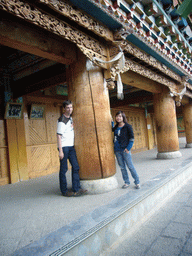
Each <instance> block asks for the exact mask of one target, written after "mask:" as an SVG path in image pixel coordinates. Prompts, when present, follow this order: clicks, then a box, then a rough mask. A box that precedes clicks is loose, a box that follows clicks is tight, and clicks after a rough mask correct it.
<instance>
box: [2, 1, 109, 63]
mask: <svg viewBox="0 0 192 256" xmlns="http://www.w3.org/2000/svg"><path fill="white" fill-rule="evenodd" d="M0 8H1V9H3V10H5V11H7V12H10V13H12V14H14V15H16V16H17V17H19V18H22V19H25V20H27V21H29V22H31V23H33V24H35V25H38V26H40V27H42V28H44V29H46V30H49V31H51V32H52V33H55V34H57V35H60V36H62V37H64V38H65V39H67V40H70V41H71V42H73V43H75V44H77V45H80V46H82V47H83V46H84V47H86V48H87V49H88V50H91V51H94V52H95V53H97V54H98V55H99V57H100V58H101V59H103V58H104V59H105V60H106V56H107V54H106V49H105V46H104V45H102V44H101V43H100V42H98V41H96V40H95V39H93V38H91V37H90V36H88V35H86V34H84V33H83V32H81V31H79V30H77V29H76V28H73V27H72V26H70V25H68V24H67V23H66V22H63V21H61V20H59V19H57V18H55V17H53V16H51V15H49V14H47V13H44V12H42V11H41V10H39V9H37V8H35V7H33V6H30V4H28V3H24V2H22V1H20V0H1V2H0Z"/></svg>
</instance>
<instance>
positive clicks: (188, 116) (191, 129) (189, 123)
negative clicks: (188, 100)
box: [183, 104, 192, 148]
mask: <svg viewBox="0 0 192 256" xmlns="http://www.w3.org/2000/svg"><path fill="white" fill-rule="evenodd" d="M183 118H184V123H185V136H186V142H187V143H186V148H192V104H186V105H184V107H183Z"/></svg>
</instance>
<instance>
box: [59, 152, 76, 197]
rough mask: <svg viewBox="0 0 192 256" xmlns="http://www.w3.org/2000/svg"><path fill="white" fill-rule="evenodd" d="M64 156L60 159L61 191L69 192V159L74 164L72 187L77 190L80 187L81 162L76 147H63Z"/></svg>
mask: <svg viewBox="0 0 192 256" xmlns="http://www.w3.org/2000/svg"><path fill="white" fill-rule="evenodd" d="M62 149H63V153H64V158H63V159H62V160H60V172H59V181H60V189H61V193H62V194H64V193H66V192H67V179H66V172H67V170H68V165H67V159H69V162H70V164H71V166H72V189H73V191H74V192H77V191H78V190H79V189H80V178H79V164H78V161H77V156H76V152H75V148H74V147H63V148H62Z"/></svg>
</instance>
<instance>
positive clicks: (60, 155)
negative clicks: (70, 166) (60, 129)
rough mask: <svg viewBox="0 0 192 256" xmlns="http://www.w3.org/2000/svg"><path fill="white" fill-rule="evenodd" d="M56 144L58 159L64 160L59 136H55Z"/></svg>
mask: <svg viewBox="0 0 192 256" xmlns="http://www.w3.org/2000/svg"><path fill="white" fill-rule="evenodd" d="M57 143H58V148H59V158H60V159H61V160H62V159H63V158H64V153H63V149H62V145H61V135H60V134H57Z"/></svg>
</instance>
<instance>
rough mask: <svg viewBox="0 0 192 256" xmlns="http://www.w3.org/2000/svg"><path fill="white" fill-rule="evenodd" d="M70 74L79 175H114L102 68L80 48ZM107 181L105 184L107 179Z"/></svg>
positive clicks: (68, 74) (111, 141) (91, 176)
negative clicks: (91, 60)
mask: <svg viewBox="0 0 192 256" xmlns="http://www.w3.org/2000/svg"><path fill="white" fill-rule="evenodd" d="M67 76H68V79H67V80H68V92H69V99H70V100H72V102H73V106H74V112H73V120H74V130H75V148H76V152H77V158H78V161H79V165H80V178H81V180H99V179H103V178H108V177H111V176H113V175H114V174H115V172H116V168H115V158H114V151H113V138H112V132H111V115H110V104H109V96H108V89H106V88H104V78H103V72H102V69H101V68H99V67H97V66H92V65H90V62H89V60H88V59H87V58H86V56H85V55H84V54H83V53H81V52H80V51H78V61H77V62H76V63H74V64H72V65H70V66H69V67H68V70H67ZM104 180H105V181H104V184H105V185H104V186H105V187H106V186H107V185H106V184H107V183H106V182H107V179H104ZM98 184H99V185H98ZM92 185H93V184H92ZM100 185H101V181H100V182H97V184H96V186H97V187H98V186H100ZM110 186H111V185H110ZM92 188H93V186H92ZM88 189H89V187H88ZM94 190H95V189H94ZM101 190H102V189H101ZM104 190H105V189H104Z"/></svg>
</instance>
